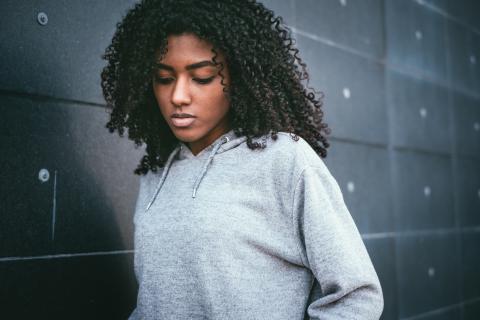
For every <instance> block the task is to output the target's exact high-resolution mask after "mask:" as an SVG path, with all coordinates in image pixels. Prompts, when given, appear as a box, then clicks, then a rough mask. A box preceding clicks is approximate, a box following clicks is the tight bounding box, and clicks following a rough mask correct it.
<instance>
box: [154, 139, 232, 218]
mask: <svg viewBox="0 0 480 320" xmlns="http://www.w3.org/2000/svg"><path fill="white" fill-rule="evenodd" d="M228 141H230V138H229V137H228V136H224V137H222V139H221V140H220V141H219V142H217V144H216V145H215V146H214V148H213V149H212V151H211V152H210V155H209V157H208V159H207V161H205V165H204V166H203V169H202V172H201V173H200V175H199V176H198V178H197V181H195V185H194V187H193V193H192V198H195V196H196V194H197V189H198V187H199V186H200V182H201V181H202V179H203V177H204V176H205V174H206V172H207V170H208V167H209V165H210V163H211V162H212V160H213V157H214V156H215V154H216V153H217V151H218V149H220V147H221V146H222V144H224V143H226V142H228ZM180 148H181V147H180V146H179V147H177V148H176V149H175V150H174V151H173V152H172V153H171V154H170V156H169V157H168V159H167V162H166V163H165V166H164V170H163V173H162V177H161V178H160V181H159V182H158V185H157V188H156V190H155V194H154V195H153V197H152V199H151V200H150V202H149V203H148V205H147V208H146V209H145V211H148V209H150V207H151V206H152V204H153V202H154V201H155V199H156V198H157V195H158V193H159V192H160V189H161V188H162V186H163V183H164V182H165V180H166V179H167V174H168V171H169V170H170V167H171V165H172V162H173V159H174V158H175V156H176V155H177V153H178V152H179V151H180Z"/></svg>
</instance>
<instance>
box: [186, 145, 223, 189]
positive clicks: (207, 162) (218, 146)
mask: <svg viewBox="0 0 480 320" xmlns="http://www.w3.org/2000/svg"><path fill="white" fill-rule="evenodd" d="M229 140H230V139H229V138H228V137H227V136H225V137H223V138H222V140H220V142H218V143H217V144H216V145H215V147H214V148H213V150H212V152H210V156H209V157H208V160H207V161H206V162H205V165H204V166H203V169H202V172H201V173H200V175H199V176H198V178H197V181H195V186H194V187H193V193H192V198H195V196H196V194H197V189H198V186H199V185H200V182H201V181H202V179H203V177H204V176H205V173H206V172H207V170H208V166H209V165H210V163H211V162H212V160H213V157H214V156H215V154H216V153H217V151H218V149H219V148H220V146H221V145H222V144H224V143H226V142H228V141H229Z"/></svg>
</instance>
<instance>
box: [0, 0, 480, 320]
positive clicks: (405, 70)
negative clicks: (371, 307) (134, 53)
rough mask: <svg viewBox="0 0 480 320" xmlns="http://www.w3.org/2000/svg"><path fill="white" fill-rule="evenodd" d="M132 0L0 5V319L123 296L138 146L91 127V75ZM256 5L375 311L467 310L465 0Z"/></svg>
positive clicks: (473, 104)
mask: <svg viewBox="0 0 480 320" xmlns="http://www.w3.org/2000/svg"><path fill="white" fill-rule="evenodd" d="M134 2H135V1H134V0H121V1H113V0H107V1H93V0H88V1H46V0H35V1H21V2H18V1H13V0H6V1H2V2H1V3H0V11H1V12H2V13H3V19H1V20H0V53H1V55H2V59H1V60H0V113H1V118H0V119H1V120H0V146H1V150H2V152H1V155H2V156H1V158H0V170H1V171H0V172H1V180H0V221H1V223H0V284H1V285H0V305H1V306H2V318H3V316H5V315H8V317H5V318H8V319H24V318H47V317H48V318H63V319H77V318H78V319H80V318H81V319H85V318H87V319H124V318H126V316H127V315H128V314H129V313H130V311H131V310H132V309H133V307H134V305H135V298H136V290H137V288H136V282H135V279H134V275H133V262H132V260H133V259H132V258H133V251H132V250H133V243H132V240H133V237H132V231H133V225H132V214H133V208H134V202H135V198H136V195H137V192H138V177H137V176H134V175H133V170H134V168H135V167H136V165H137V163H138V161H139V159H140V158H141V156H142V154H143V152H142V150H141V149H138V150H135V149H134V147H133V142H131V141H128V140H127V139H126V138H123V139H122V138H119V137H118V136H117V135H111V134H109V133H108V130H107V129H105V128H104V125H105V123H106V121H107V119H108V113H107V112H106V111H105V108H104V101H103V98H102V95H101V88H100V76H99V73H100V70H101V68H102V66H103V65H104V62H103V61H102V60H101V58H100V56H101V54H102V53H103V50H104V49H105V47H106V46H107V45H108V43H109V41H110V38H111V36H112V35H113V32H114V28H115V24H116V22H118V21H119V19H120V18H121V16H122V15H123V14H124V13H125V10H126V9H127V8H129V7H130V6H131V5H132V4H133V3H134ZM264 3H265V4H266V5H267V6H268V7H270V8H272V9H273V10H274V11H275V12H276V13H277V14H280V15H282V16H283V17H284V19H285V22H286V23H287V24H288V26H289V27H291V29H292V31H293V35H294V37H295V39H296V41H297V46H298V47H299V49H300V56H301V57H302V58H303V59H304V60H305V61H306V62H307V66H308V71H309V73H310V76H311V82H310V85H311V86H312V87H314V88H315V89H317V90H320V91H322V92H324V93H325V98H324V109H325V118H326V122H327V123H328V124H329V125H330V127H331V128H332V136H331V144H332V146H331V148H330V149H329V151H330V153H329V155H328V157H327V159H326V163H327V165H328V167H329V168H330V170H331V171H332V173H333V174H334V176H335V177H336V179H337V181H338V183H339V184H340V187H341V188H342V191H343V193H344V198H345V201H346V203H347V205H348V206H349V208H350V211H351V214H352V216H353V218H354V220H355V222H356V223H357V226H358V228H359V230H360V232H361V233H362V236H363V239H364V241H365V244H366V245H367V249H368V251H369V253H370V255H371V257H372V260H373V262H374V265H375V268H376V270H377V272H378V275H379V277H380V280H381V283H382V287H383V290H384V297H385V309H384V313H383V315H382V319H411V320H413V319H428V320H433V319H435V320H440V319H449V320H452V319H453V320H455V319H458V320H467V319H480V5H479V4H478V2H477V1H475V0H463V1H455V0H416V1H414V0H361V1H360V0H268V1H264ZM39 13H44V14H45V15H46V18H47V19H48V21H46V20H45V16H44V17H42V15H41V14H40V17H39ZM45 22H47V23H46V24H45Z"/></svg>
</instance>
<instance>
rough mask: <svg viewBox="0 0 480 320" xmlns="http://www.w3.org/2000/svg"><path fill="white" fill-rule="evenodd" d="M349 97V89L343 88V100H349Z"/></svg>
mask: <svg viewBox="0 0 480 320" xmlns="http://www.w3.org/2000/svg"><path fill="white" fill-rule="evenodd" d="M350 96H351V93H350V89H348V88H346V87H345V88H343V97H344V98H345V99H350Z"/></svg>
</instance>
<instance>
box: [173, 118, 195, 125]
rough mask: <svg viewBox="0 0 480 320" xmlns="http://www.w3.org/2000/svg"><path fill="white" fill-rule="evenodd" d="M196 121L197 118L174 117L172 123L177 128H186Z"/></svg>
mask: <svg viewBox="0 0 480 320" xmlns="http://www.w3.org/2000/svg"><path fill="white" fill-rule="evenodd" d="M194 121H195V117H193V116H191V117H186V118H179V117H172V123H173V125H174V126H175V127H178V128H184V127H188V126H190V125H191V124H192V123H193V122H194Z"/></svg>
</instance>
